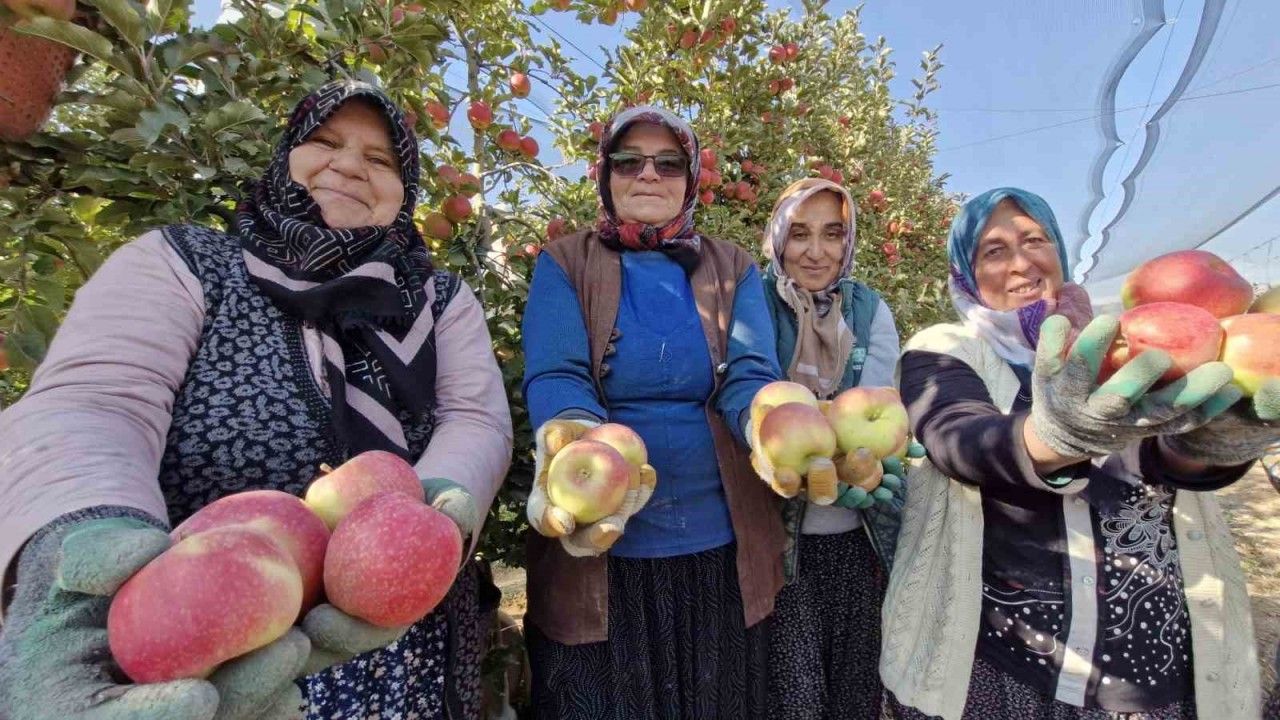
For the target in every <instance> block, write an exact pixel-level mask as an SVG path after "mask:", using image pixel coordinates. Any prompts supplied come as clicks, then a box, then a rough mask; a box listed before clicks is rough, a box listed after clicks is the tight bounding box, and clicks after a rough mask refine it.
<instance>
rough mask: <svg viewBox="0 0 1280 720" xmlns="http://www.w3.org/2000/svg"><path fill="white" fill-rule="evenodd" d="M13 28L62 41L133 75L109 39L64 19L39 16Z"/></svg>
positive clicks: (126, 73) (27, 33) (28, 33)
mask: <svg viewBox="0 0 1280 720" xmlns="http://www.w3.org/2000/svg"><path fill="white" fill-rule="evenodd" d="M13 29H14V30H16V31H18V32H20V33H22V34H23V35H33V36H35V37H42V38H45V39H46V40H52V41H54V42H56V43H62V44H63V45H66V46H67V47H69V48H72V49H73V50H78V51H80V52H82V53H84V54H86V55H88V56H90V57H92V58H94V59H96V60H99V61H101V62H103V63H106V64H107V65H110V66H111V67H113V68H115V69H116V70H118V71H119V72H121V73H123V74H124V75H126V76H129V77H133V76H134V72H133V68H131V67H130V66H129V63H127V62H125V61H124V59H123V58H121V57H120V56H119V55H117V54H116V52H115V48H113V47H112V45H111V41H110V40H108V39H106V38H105V37H103V36H101V35H99V34H98V33H96V32H94V31H92V30H90V29H88V28H86V27H82V26H80V25H76V24H74V23H69V22H67V21H65V20H55V19H54V18H51V17H47V16H41V17H33V18H30V19H29V20H25V21H23V22H20V23H18V24H17V25H14V26H13Z"/></svg>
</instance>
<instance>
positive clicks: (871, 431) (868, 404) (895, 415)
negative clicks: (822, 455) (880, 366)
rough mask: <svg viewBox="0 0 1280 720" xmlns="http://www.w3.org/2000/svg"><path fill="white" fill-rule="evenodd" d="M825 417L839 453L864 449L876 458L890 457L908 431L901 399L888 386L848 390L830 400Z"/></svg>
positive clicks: (896, 392)
mask: <svg viewBox="0 0 1280 720" xmlns="http://www.w3.org/2000/svg"><path fill="white" fill-rule="evenodd" d="M827 418H828V419H830V421H831V427H832V428H834V429H835V432H836V437H837V438H838V440H839V444H840V451H841V452H844V453H850V452H854V451H855V450H857V449H858V448H866V449H867V450H869V451H871V454H873V455H875V456H876V458H878V459H880V458H886V457H889V456H890V455H892V454H893V453H894V451H895V450H897V449H898V447H899V446H901V445H902V443H903V441H904V440H905V439H906V437H907V430H908V429H909V428H910V420H908V418H907V408H906V407H905V406H903V404H902V397H901V396H900V395H898V391H897V390H895V389H894V388H891V387H855V388H849V389H848V390H845V391H844V392H842V393H840V394H839V395H837V396H836V397H835V399H834V400H832V401H831V405H830V406H829V407H828V408H827Z"/></svg>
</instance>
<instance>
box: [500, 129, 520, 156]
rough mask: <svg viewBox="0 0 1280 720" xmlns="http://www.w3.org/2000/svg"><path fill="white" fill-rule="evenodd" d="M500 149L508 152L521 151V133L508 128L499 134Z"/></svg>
mask: <svg viewBox="0 0 1280 720" xmlns="http://www.w3.org/2000/svg"><path fill="white" fill-rule="evenodd" d="M498 147H500V148H502V149H503V150H506V151H507V152H519V150H520V133H518V132H516V131H515V130H512V129H511V128H507V129H506V130H503V131H502V132H500V133H498Z"/></svg>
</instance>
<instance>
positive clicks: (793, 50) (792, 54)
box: [783, 42, 800, 60]
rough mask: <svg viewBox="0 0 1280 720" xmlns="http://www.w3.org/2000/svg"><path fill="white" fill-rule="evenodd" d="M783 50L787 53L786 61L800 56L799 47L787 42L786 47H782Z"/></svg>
mask: <svg viewBox="0 0 1280 720" xmlns="http://www.w3.org/2000/svg"><path fill="white" fill-rule="evenodd" d="M783 49H784V50H785V51H786V53H787V59H788V60H795V59H796V57H797V56H799V55H800V46H799V45H797V44H795V43H793V42H789V43H787V44H786V45H784V46H783Z"/></svg>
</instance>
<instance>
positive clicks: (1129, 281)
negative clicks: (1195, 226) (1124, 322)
mask: <svg viewBox="0 0 1280 720" xmlns="http://www.w3.org/2000/svg"><path fill="white" fill-rule="evenodd" d="M1120 299H1121V300H1122V301H1123V302H1124V306H1125V308H1126V309H1128V308H1134V307H1139V306H1141V305H1147V304H1149V303H1156V302H1179V303H1187V304H1188V305H1195V306H1197V307H1200V308H1203V309H1204V310H1206V311H1207V312H1209V313H1210V314H1211V315H1213V316H1214V317H1216V318H1224V317H1228V316H1231V315H1238V314H1240V313H1242V312H1244V311H1245V310H1246V309H1247V308H1248V307H1249V303H1251V302H1252V301H1253V286H1252V285H1250V284H1249V281H1248V280H1245V279H1244V278H1243V277H1241V276H1240V273H1238V272H1236V271H1235V268H1232V267H1231V266H1230V265H1228V264H1227V263H1226V261H1224V260H1223V259H1222V258H1220V257H1218V256H1217V255H1214V254H1213V253H1211V252H1205V251H1203V250H1180V251H1178V252H1171V253H1168V254H1166V255H1161V256H1159V257H1156V258H1152V259H1151V260H1148V261H1147V262H1145V263H1143V264H1141V265H1139V266H1138V267H1137V268H1136V269H1135V270H1134V271H1133V272H1131V273H1129V276H1128V277H1127V278H1125V281H1124V286H1123V287H1122V288H1121V289H1120Z"/></svg>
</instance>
